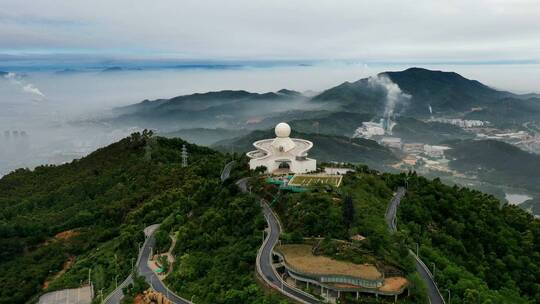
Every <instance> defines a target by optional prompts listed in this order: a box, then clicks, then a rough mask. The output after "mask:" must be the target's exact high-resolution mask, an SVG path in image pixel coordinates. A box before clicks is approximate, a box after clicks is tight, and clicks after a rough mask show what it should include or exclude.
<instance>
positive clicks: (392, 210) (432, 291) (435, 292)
mask: <svg viewBox="0 0 540 304" xmlns="http://www.w3.org/2000/svg"><path fill="white" fill-rule="evenodd" d="M405 193H406V190H405V188H403V187H399V188H398V190H397V192H396V195H394V197H393V198H392V199H391V200H390V203H389V204H388V208H387V209H386V214H385V216H384V217H385V219H386V224H387V225H388V229H389V230H390V232H392V233H394V232H396V231H397V225H396V215H397V209H398V207H399V204H400V203H401V199H402V198H403V197H404V196H405ZM410 253H411V254H412V255H413V256H414V258H415V261H416V270H417V271H418V273H419V274H420V277H421V278H422V280H423V281H424V283H425V284H426V287H427V289H428V297H429V301H430V303H431V304H444V303H445V301H444V299H443V297H442V296H441V293H440V292H439V289H438V288H437V284H435V281H434V280H433V277H432V275H431V272H429V269H428V268H427V266H426V265H425V264H424V262H422V260H421V259H420V258H419V257H417V256H416V255H415V254H414V252H412V251H410Z"/></svg>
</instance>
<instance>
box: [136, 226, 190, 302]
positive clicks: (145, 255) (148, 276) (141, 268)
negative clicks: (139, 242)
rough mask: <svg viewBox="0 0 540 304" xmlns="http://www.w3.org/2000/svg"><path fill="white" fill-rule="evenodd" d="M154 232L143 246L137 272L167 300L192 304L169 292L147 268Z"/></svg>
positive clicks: (154, 242) (154, 241)
mask: <svg viewBox="0 0 540 304" xmlns="http://www.w3.org/2000/svg"><path fill="white" fill-rule="evenodd" d="M154 232H155V230H154V231H152V234H151V235H150V236H149V237H148V239H147V241H146V242H145V246H144V247H143V249H142V254H141V262H140V263H139V265H138V266H137V270H138V272H139V274H140V275H141V276H143V277H144V278H145V280H146V282H148V284H150V286H151V287H152V289H154V290H155V291H157V292H161V293H162V294H164V295H165V296H166V297H167V298H168V299H169V300H171V301H172V302H173V303H175V304H192V303H191V302H190V301H188V300H186V299H183V298H181V297H179V296H178V295H176V294H175V293H174V292H172V291H170V290H169V289H168V288H167V287H166V286H165V285H164V284H163V282H161V281H160V280H159V278H158V277H157V275H156V274H155V273H154V272H153V271H152V270H151V269H150V267H148V263H147V261H148V260H149V259H150V254H151V249H150V248H153V247H155V245H156V238H155V233H154Z"/></svg>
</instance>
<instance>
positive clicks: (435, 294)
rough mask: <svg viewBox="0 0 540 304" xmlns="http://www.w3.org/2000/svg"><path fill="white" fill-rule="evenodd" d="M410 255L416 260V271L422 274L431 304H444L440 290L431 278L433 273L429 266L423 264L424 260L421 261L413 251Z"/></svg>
mask: <svg viewBox="0 0 540 304" xmlns="http://www.w3.org/2000/svg"><path fill="white" fill-rule="evenodd" d="M410 253H411V254H412V255H413V256H414V258H415V260H416V270H417V271H418V273H419V274H420V277H421V278H422V280H423V281H424V283H426V287H427V290H428V297H429V302H430V303H431V304H444V303H445V301H444V299H443V297H442V296H441V293H440V292H439V288H437V285H436V284H435V281H434V280H433V277H432V276H431V272H429V270H428V268H427V266H426V265H425V264H424V262H422V260H420V258H418V257H417V256H416V255H415V254H414V253H413V252H412V251H411V252H410Z"/></svg>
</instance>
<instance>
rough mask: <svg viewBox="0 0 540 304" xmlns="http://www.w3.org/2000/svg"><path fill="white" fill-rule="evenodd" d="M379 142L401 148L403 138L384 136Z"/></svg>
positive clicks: (389, 146) (386, 145)
mask: <svg viewBox="0 0 540 304" xmlns="http://www.w3.org/2000/svg"><path fill="white" fill-rule="evenodd" d="M379 144H380V145H383V146H385V147H388V148H393V149H400V150H401V138H399V137H383V138H381V140H380V141H379Z"/></svg>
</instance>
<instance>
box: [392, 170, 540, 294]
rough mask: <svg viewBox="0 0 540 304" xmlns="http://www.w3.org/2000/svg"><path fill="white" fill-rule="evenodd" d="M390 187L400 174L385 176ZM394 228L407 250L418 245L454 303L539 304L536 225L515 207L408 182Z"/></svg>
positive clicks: (539, 225) (539, 228)
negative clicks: (399, 232)
mask: <svg viewBox="0 0 540 304" xmlns="http://www.w3.org/2000/svg"><path fill="white" fill-rule="evenodd" d="M386 177H387V179H388V180H389V181H390V184H392V185H398V184H404V180H405V178H406V176H405V175H404V174H402V175H401V176H397V175H386ZM407 184H408V192H407V196H406V198H405V199H404V200H403V201H402V203H401V206H400V209H399V220H398V223H399V224H398V228H399V229H400V231H401V233H402V234H403V235H404V237H406V238H407V240H408V242H409V246H410V247H411V248H414V246H415V243H419V244H420V256H421V257H422V259H424V261H425V262H426V264H427V265H431V263H435V265H436V267H437V270H436V273H435V277H436V280H437V282H438V283H439V285H440V286H441V287H442V289H443V290H445V289H450V290H451V293H452V298H453V300H452V302H453V303H501V304H502V303H538V302H539V301H540V284H539V283H538V282H540V221H538V220H535V219H533V217H532V216H531V215H530V214H528V213H526V212H525V211H523V210H521V209H520V208H518V207H516V206H508V205H503V206H501V203H500V202H499V201H498V200H497V199H495V198H494V197H492V196H490V195H487V194H483V193H481V192H478V191H473V190H469V189H467V188H459V187H457V186H454V187H450V186H447V185H444V184H442V183H441V182H440V181H439V180H438V179H435V180H433V181H429V180H427V179H425V178H423V177H418V176H416V174H412V175H409V176H408V181H407Z"/></svg>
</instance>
